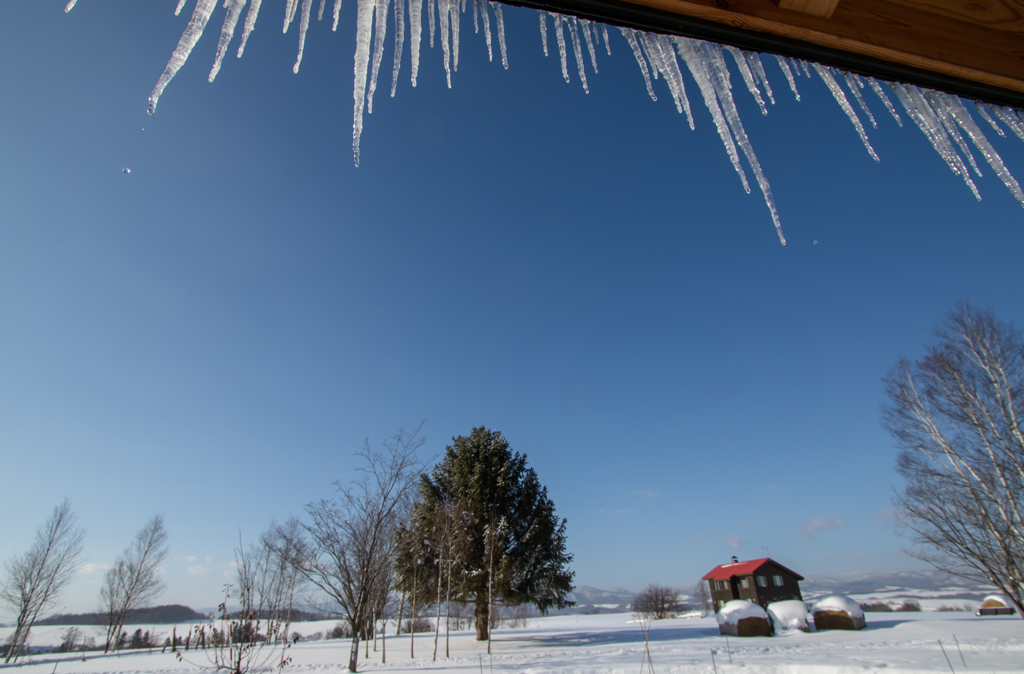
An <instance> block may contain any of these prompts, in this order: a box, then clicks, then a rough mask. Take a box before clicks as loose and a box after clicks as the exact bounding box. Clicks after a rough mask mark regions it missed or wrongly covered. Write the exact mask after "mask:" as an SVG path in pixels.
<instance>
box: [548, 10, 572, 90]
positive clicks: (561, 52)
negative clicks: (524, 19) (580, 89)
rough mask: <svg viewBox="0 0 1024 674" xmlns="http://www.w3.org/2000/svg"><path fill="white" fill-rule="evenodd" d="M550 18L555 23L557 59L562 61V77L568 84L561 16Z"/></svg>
mask: <svg viewBox="0 0 1024 674" xmlns="http://www.w3.org/2000/svg"><path fill="white" fill-rule="evenodd" d="M551 18H552V19H554V21H555V41H556V42H557V43H558V57H559V58H560V59H561V60H562V77H564V78H565V83H566V84H568V83H569V69H568V68H567V67H566V63H565V34H564V33H563V32H562V21H563V19H562V15H561V14H552V15H551Z"/></svg>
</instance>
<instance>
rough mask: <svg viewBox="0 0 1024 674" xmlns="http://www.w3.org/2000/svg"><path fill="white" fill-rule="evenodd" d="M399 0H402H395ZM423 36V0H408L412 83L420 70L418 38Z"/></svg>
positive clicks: (399, 0) (414, 82)
mask: <svg viewBox="0 0 1024 674" xmlns="http://www.w3.org/2000/svg"><path fill="white" fill-rule="evenodd" d="M396 1H397V2H401V1H402V0H396ZM422 36H423V0H409V42H410V44H409V48H410V60H411V62H412V85H413V86H414V87H415V86H416V77H417V75H419V72H420V38H421V37H422Z"/></svg>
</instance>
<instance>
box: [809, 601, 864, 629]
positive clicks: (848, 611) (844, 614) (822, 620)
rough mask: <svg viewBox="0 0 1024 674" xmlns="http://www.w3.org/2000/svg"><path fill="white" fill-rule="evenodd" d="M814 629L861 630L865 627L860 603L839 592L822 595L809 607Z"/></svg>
mask: <svg viewBox="0 0 1024 674" xmlns="http://www.w3.org/2000/svg"><path fill="white" fill-rule="evenodd" d="M811 613H813V614H814V629H816V630H862V629H864V628H865V627H867V622H866V621H865V620H864V611H863V610H861V608H860V604H858V603H857V602H855V601H854V600H852V599H850V598H849V597H844V596H842V595H839V594H834V595H832V596H830V597H824V598H823V599H819V600H818V601H816V602H815V603H814V606H813V607H812V608H811Z"/></svg>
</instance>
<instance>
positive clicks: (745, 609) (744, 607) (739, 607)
mask: <svg viewBox="0 0 1024 674" xmlns="http://www.w3.org/2000/svg"><path fill="white" fill-rule="evenodd" d="M715 618H717V619H718V624H719V625H738V624H739V622H740V621H741V620H743V619H744V618H764V619H765V620H767V619H768V614H767V613H765V610H764V609H763V608H761V607H760V606H758V605H757V604H755V603H753V602H749V601H744V600H743V599H733V600H732V601H729V602H726V603H725V604H724V605H723V606H722V608H720V609H718V613H716V614H715Z"/></svg>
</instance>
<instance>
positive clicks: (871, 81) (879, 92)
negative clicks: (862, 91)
mask: <svg viewBox="0 0 1024 674" xmlns="http://www.w3.org/2000/svg"><path fill="white" fill-rule="evenodd" d="M868 86H870V87H871V90H872V91H873V92H875V95H876V96H878V97H879V98H881V99H882V103H884V104H885V109H886V110H888V111H889V114H890V115H892V116H893V117H894V118H895V119H896V123H897V124H899V125H900V126H901V127H902V126H903V120H902V119H900V116H899V113H897V112H896V108H895V107H894V106H893V104H892V101H890V100H889V97H888V96H886V95H885V90H884V89H882V85H881V84H879V83H878V80H876V79H875V78H874V77H869V78H868Z"/></svg>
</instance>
